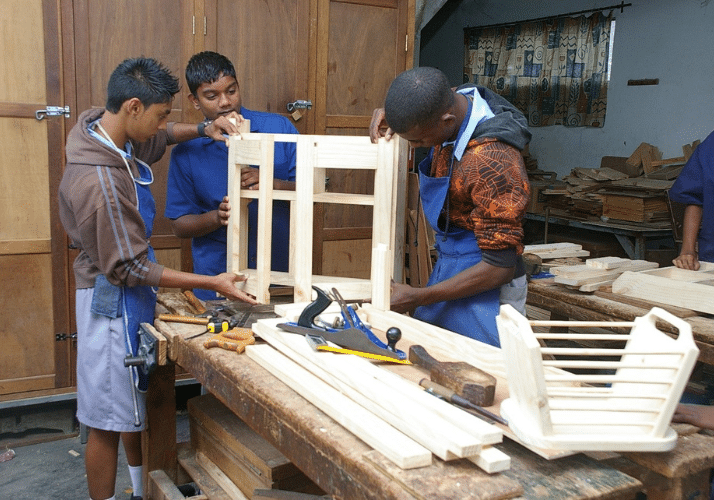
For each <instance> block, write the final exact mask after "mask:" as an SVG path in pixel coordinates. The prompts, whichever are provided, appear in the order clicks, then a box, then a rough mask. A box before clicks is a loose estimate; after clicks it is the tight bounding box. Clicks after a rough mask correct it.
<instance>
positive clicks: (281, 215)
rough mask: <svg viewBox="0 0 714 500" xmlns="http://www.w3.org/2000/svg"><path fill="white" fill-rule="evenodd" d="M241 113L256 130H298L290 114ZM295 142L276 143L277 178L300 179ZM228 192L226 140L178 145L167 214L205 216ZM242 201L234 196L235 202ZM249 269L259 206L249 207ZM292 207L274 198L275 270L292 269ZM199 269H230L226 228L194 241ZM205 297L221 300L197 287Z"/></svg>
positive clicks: (207, 272) (252, 265)
mask: <svg viewBox="0 0 714 500" xmlns="http://www.w3.org/2000/svg"><path fill="white" fill-rule="evenodd" d="M240 114H241V115H242V116H243V117H244V118H246V119H248V120H250V131H251V132H258V133H271V134H297V133H298V131H297V129H296V128H295V127H294V126H293V125H292V123H290V120H288V119H287V118H285V117H283V116H280V115H277V114H273V113H264V112H260V111H251V110H249V109H246V108H241V111H240ZM295 158H296V153H295V143H292V142H290V143H286V142H280V143H276V144H275V172H274V177H275V178H276V179H281V180H286V181H295ZM227 193H228V148H227V147H226V145H225V144H224V143H222V142H216V141H214V140H212V139H210V138H207V137H200V138H198V139H193V140H191V141H186V142H183V143H181V144H178V145H176V146H175V147H174V148H173V151H172V152H171V163H170V165H169V176H168V182H167V192H166V210H165V212H164V215H166V217H168V218H169V219H177V218H179V217H181V216H183V215H187V214H202V213H205V212H210V211H211V210H216V209H217V208H218V205H220V203H221V201H222V200H223V197H224V196H225V195H226V194H227ZM235 203H237V200H231V204H235ZM248 213H249V220H248V233H249V234H248V267H250V268H255V266H256V262H257V248H256V239H257V231H256V225H257V214H258V204H257V201H256V200H253V201H251V202H250V204H249V205H248ZM289 234H290V206H289V204H288V202H285V201H275V202H273V243H272V255H271V268H272V269H273V270H274V271H287V270H288V263H289V262H288V251H289V248H290V241H289ZM191 251H192V254H193V271H194V272H195V273H197V274H205V275H209V276H213V275H216V274H220V273H223V272H226V227H225V226H224V227H221V228H220V229H217V230H216V231H213V232H212V233H209V234H206V235H204V236H200V237H196V238H193V239H192V242H191ZM194 293H195V294H196V296H197V297H198V298H200V299H202V300H212V299H215V298H216V294H215V292H213V291H208V290H194Z"/></svg>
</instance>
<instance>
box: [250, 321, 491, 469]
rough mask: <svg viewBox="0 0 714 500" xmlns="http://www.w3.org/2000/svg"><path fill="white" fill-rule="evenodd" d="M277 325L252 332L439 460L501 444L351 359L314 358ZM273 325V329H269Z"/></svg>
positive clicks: (473, 422) (459, 414)
mask: <svg viewBox="0 0 714 500" xmlns="http://www.w3.org/2000/svg"><path fill="white" fill-rule="evenodd" d="M279 322H280V320H261V321H259V322H258V323H257V324H256V325H254V328H257V329H256V331H257V332H258V333H259V335H261V337H262V338H263V339H265V340H268V342H270V343H271V345H273V346H274V347H276V348H277V349H279V350H280V351H281V352H283V353H284V354H286V355H287V356H289V357H293V356H294V357H295V358H294V359H296V360H297V362H299V363H300V364H301V365H303V366H304V367H305V368H307V369H309V370H310V371H311V372H313V373H314V374H315V375H317V376H319V377H320V378H322V379H323V380H325V381H326V382H328V383H330V385H333V387H335V388H337V389H339V390H341V391H342V392H344V393H349V396H350V399H352V400H354V401H356V402H358V403H359V404H361V405H362V406H364V407H366V408H368V409H370V411H372V412H373V413H375V414H376V415H378V416H379V417H380V418H382V419H383V420H386V421H388V422H390V423H391V424H392V425H394V426H395V427H397V428H399V429H400V430H401V431H402V432H404V433H405V434H406V435H407V436H409V437H411V438H412V439H414V440H415V441H417V442H419V443H420V444H422V445H423V446H425V447H426V448H428V449H430V450H431V451H432V453H434V454H435V455H437V456H438V457H440V458H442V459H443V460H451V459H455V458H457V457H470V456H472V455H476V454H477V453H478V452H479V451H480V449H481V447H482V445H485V444H493V443H496V442H499V441H500V440H501V439H502V433H501V431H500V429H498V428H496V427H495V426H492V425H490V424H487V423H486V422H484V421H482V420H480V419H478V418H476V417H473V416H472V415H470V414H468V413H465V412H463V411H461V410H459V409H457V408H454V407H453V406H451V405H449V404H448V403H446V402H444V401H441V400H439V399H437V398H434V397H433V396H431V395H429V394H427V393H425V392H424V391H423V390H422V389H421V388H420V387H419V386H418V385H416V384H413V383H411V382H409V381H407V380H405V379H403V378H402V377H400V376H398V375H396V374H393V373H391V372H388V371H386V370H383V369H381V368H379V367H378V366H375V365H372V364H371V363H370V362H369V361H367V360H365V359H363V358H358V357H356V356H336V355H333V354H331V353H317V352H315V351H312V350H311V349H310V348H309V346H307V344H306V343H305V342H304V341H303V340H302V339H300V338H299V337H296V336H294V335H291V334H289V333H285V332H282V331H280V330H278V329H277V328H276V327H275V326H274V325H275V324H277V323H279ZM271 325H272V326H271Z"/></svg>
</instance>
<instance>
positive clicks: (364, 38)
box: [313, 0, 414, 280]
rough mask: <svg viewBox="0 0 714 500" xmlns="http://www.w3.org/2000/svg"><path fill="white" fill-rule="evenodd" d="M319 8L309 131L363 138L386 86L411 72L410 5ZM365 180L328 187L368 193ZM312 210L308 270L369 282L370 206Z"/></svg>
mask: <svg viewBox="0 0 714 500" xmlns="http://www.w3.org/2000/svg"><path fill="white" fill-rule="evenodd" d="M318 5H319V7H318V12H319V17H318V30H317V51H316V56H317V62H316V67H315V70H316V80H315V81H316V92H315V114H316V117H315V121H316V123H315V133H316V134H341V135H366V134H367V133H368V127H369V122H370V119H371V116H372V111H373V110H374V108H378V107H382V106H383V104H384V97H385V95H386V93H387V89H388V88H389V84H390V83H391V82H392V80H393V79H394V77H395V76H396V75H398V74H399V73H401V72H402V71H404V70H405V69H407V68H408V67H411V61H412V59H413V47H412V40H413V39H414V37H413V23H411V22H409V20H410V19H413V18H414V15H413V10H412V9H413V2H409V1H407V0H319V1H318ZM369 175H370V174H368V173H366V172H357V173H355V172H349V171H345V170H332V171H328V174H327V176H328V179H329V182H328V184H327V190H328V191H336V192H340V191H346V192H352V193H366V194H371V193H370V192H368V191H367V186H371V185H372V184H373V182H372V179H370V178H368V177H367V176H369ZM405 189H406V187H405ZM405 192H406V191H405ZM316 211H317V213H316V214H315V226H314V235H315V243H314V246H313V248H314V249H315V255H314V256H313V273H315V274H324V275H333V276H334V275H336V276H351V277H355V278H369V275H370V274H369V273H370V261H371V248H372V245H371V236H372V209H371V208H370V207H358V209H356V208H355V207H350V206H344V205H343V206H340V205H322V206H320V205H318V206H317V207H316ZM396 279H397V280H399V279H400V277H396Z"/></svg>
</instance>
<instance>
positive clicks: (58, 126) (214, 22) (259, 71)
mask: <svg viewBox="0 0 714 500" xmlns="http://www.w3.org/2000/svg"><path fill="white" fill-rule="evenodd" d="M0 5H1V6H2V10H3V12H5V13H8V12H10V13H12V15H11V16H10V17H9V18H11V19H13V22H12V23H10V24H8V26H9V29H8V30H5V31H3V33H2V35H0V36H2V37H3V39H2V43H3V47H5V48H6V50H5V51H4V52H3V55H2V56H0V73H1V74H2V75H3V76H2V78H3V85H0V131H1V132H2V133H0V141H2V148H3V151H4V154H3V156H2V158H0V173H1V175H2V179H3V181H4V182H3V185H4V186H6V188H5V192H4V194H3V196H0V205H1V206H2V209H1V210H0V279H2V283H3V285H4V286H3V290H2V292H0V304H1V305H2V307H3V310H4V311H5V314H4V315H3V317H4V318H6V319H5V321H3V322H2V324H1V325H0V342H2V344H3V346H4V347H5V348H4V349H3V354H0V360H1V362H0V400H2V399H12V398H18V397H26V396H35V395H40V394H43V395H44V394H51V393H53V392H62V391H65V392H66V391H68V390H72V389H71V388H72V387H73V386H74V383H75V382H74V360H75V350H76V346H75V342H74V341H73V339H72V337H71V335H72V333H73V332H74V331H76V330H75V328H74V308H73V303H74V283H73V277H72V261H73V259H74V257H75V256H76V251H72V250H70V249H69V248H68V241H67V237H66V235H65V233H64V231H63V230H62V226H61V224H60V221H59V218H58V215H57V210H56V206H57V196H56V193H57V187H58V185H59V181H60V179H61V177H62V168H63V165H64V141H65V138H66V134H67V132H68V131H69V130H70V128H71V127H72V125H73V124H74V123H75V122H76V120H77V117H78V116H79V114H80V113H81V112H82V111H84V110H85V109H88V108H90V107H103V106H104V104H105V103H104V100H105V97H106V90H105V88H106V84H107V81H108V78H109V75H110V73H111V71H112V70H113V69H114V68H115V67H116V65H117V64H118V63H119V62H121V61H122V60H123V59H125V58H127V57H136V56H140V55H143V56H147V57H154V58H156V59H158V60H160V61H161V62H163V63H164V64H165V65H166V66H168V67H169V68H170V69H171V70H172V71H173V72H174V73H175V74H176V75H179V76H180V77H181V82H182V89H181V91H180V93H179V95H177V97H176V99H175V100H174V108H173V111H172V114H171V117H170V119H172V120H176V121H193V122H198V121H199V120H200V119H201V118H202V117H201V116H200V114H199V113H198V112H197V111H196V110H194V109H193V106H190V105H189V102H188V99H187V94H188V87H187V85H186V83H185V80H184V76H183V74H184V68H185V65H186V62H187V61H188V59H189V57H190V56H191V55H192V54H194V53H196V52H199V51H201V50H216V51H218V52H221V53H223V54H225V55H226V56H227V57H229V58H230V59H231V60H232V61H233V63H234V65H235V67H236V72H237V76H238V81H239V82H240V85H241V93H242V97H243V102H244V105H245V106H246V107H247V108H250V109H255V110H262V111H270V112H274V113H281V114H284V115H285V116H291V115H290V114H288V113H287V109H286V105H287V103H288V102H292V101H295V100H298V99H304V100H310V101H312V108H311V109H309V110H301V112H302V117H301V118H300V119H299V120H297V121H294V124H295V126H296V127H297V128H298V130H299V131H300V132H301V133H305V134H345V135H352V134H366V133H367V128H368V126H369V119H370V116H371V112H372V109H373V108H375V107H378V106H381V104H382V101H383V99H384V95H385V93H386V90H387V87H388V85H389V83H390V82H391V80H392V79H393V78H394V76H396V74H398V73H399V72H401V71H403V70H404V69H406V68H407V67H408V66H409V65H410V64H411V61H412V59H413V47H412V43H411V41H412V40H413V39H414V36H413V29H414V28H413V17H414V14H413V12H414V0H296V1H294V2H284V1H282V0H242V1H240V2H236V1H235V0H146V1H144V2H136V1H134V0H96V1H90V0H74V1H70V0H0ZM47 105H52V106H60V105H61V106H65V105H67V106H69V107H70V109H71V116H70V117H69V118H62V117H59V118H57V117H54V118H48V119H44V120H41V121H39V120H37V119H36V118H35V110H36V109H41V108H44V107H45V106H47ZM168 162H169V154H166V155H165V156H164V158H163V159H162V160H161V162H159V163H158V164H157V165H156V167H155V168H154V172H155V178H156V180H155V183H154V185H153V189H152V191H153V194H154V197H155V198H156V205H157V209H158V214H157V215H158V216H157V219H156V222H155V226H154V237H153V238H152V244H153V245H154V248H155V249H156V250H157V258H158V260H159V262H161V263H162V264H165V265H167V266H169V267H173V268H182V269H185V270H188V269H190V262H191V261H190V253H189V252H190V250H189V249H190V245H189V244H188V242H187V241H181V240H179V239H178V238H176V237H174V236H173V235H172V233H171V230H170V227H169V224H168V221H167V220H166V219H165V218H163V208H164V205H165V194H166V193H165V185H166V177H167V171H168ZM366 184H367V182H365V179H359V178H350V177H342V176H340V174H339V172H337V173H336V175H331V176H330V189H334V190H336V191H339V190H341V189H343V186H348V187H349V188H350V189H351V190H352V189H353V187H354V186H362V185H366ZM370 221H371V213H369V214H367V213H364V214H362V213H349V212H334V213H333V212H323V217H322V219H320V221H319V222H317V223H316V224H315V225H316V227H318V226H319V227H318V230H319V231H318V233H317V234H316V240H318V241H320V242H323V240H324V243H320V244H319V245H317V246H316V256H317V259H316V260H317V261H318V263H319V266H320V267H322V266H323V264H325V263H327V264H326V265H327V266H333V267H334V266H336V265H337V266H339V265H340V264H339V260H338V261H333V259H332V258H331V257H332V256H334V255H340V252H343V253H344V252H345V250H344V249H345V248H348V247H353V248H359V247H360V245H359V244H356V243H355V238H369V237H370V236H369V235H370V234H371V230H369V227H370ZM355 228H357V230H355ZM366 241H368V240H366ZM323 245H324V248H329V251H327V252H323ZM335 245H336V246H335ZM362 247H364V248H365V249H366V250H368V248H369V246H368V245H362ZM349 251H350V252H352V251H353V250H352V249H350V250H349ZM324 255H328V256H329V257H330V258H329V259H326V258H325V257H324ZM343 257H344V255H343ZM348 257H349V258H347V259H346V262H348V261H349V259H350V258H351V259H353V261H357V262H359V261H361V259H362V258H365V259H366V260H367V261H369V259H370V255H369V254H368V253H367V254H365V255H364V256H362V255H350V256H348ZM343 275H344V274H343Z"/></svg>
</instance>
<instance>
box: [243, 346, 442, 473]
mask: <svg viewBox="0 0 714 500" xmlns="http://www.w3.org/2000/svg"><path fill="white" fill-rule="evenodd" d="M246 352H247V354H248V357H250V358H251V359H253V360H254V361H256V362H257V363H258V364H259V365H261V366H262V367H263V368H265V369H266V370H268V371H270V372H271V373H272V374H273V375H275V376H276V377H278V378H280V379H281V380H289V381H290V383H289V385H290V386H291V387H292V388H293V389H294V390H295V391H296V392H298V393H299V394H300V395H301V396H303V397H304V398H306V399H307V400H309V401H310V402H311V403H312V404H314V405H315V406H317V407H318V408H320V409H321V410H322V411H324V412H325V413H326V414H327V415H329V416H330V417H332V418H333V419H335V420H336V421H337V422H339V423H340V424H341V425H342V426H343V427H344V428H345V429H347V430H348V431H350V432H352V433H353V434H355V435H356V436H358V437H359V438H360V439H362V440H363V441H364V442H365V443H367V444H368V445H370V446H371V447H372V448H374V449H375V450H378V451H379V452H380V453H382V454H383V455H384V456H386V457H387V458H389V459H390V460H391V461H393V462H394V463H395V464H397V465H398V466H399V467H401V468H402V469H412V468H417V467H425V466H427V465H430V464H431V452H430V451H429V450H427V449H426V448H424V447H423V446H421V445H419V444H417V443H416V442H414V441H413V440H411V439H409V438H407V437H406V436H405V435H404V434H402V433H401V432H399V431H398V430H397V429H395V428H394V427H392V426H390V425H388V424H387V423H386V422H384V421H383V420H381V419H380V418H378V417H376V416H375V415H374V414H373V413H371V412H369V411H368V410H366V409H365V408H363V407H362V406H360V405H359V404H357V403H355V402H354V401H352V400H351V399H349V398H348V397H346V396H344V395H342V394H341V393H340V392H339V391H337V390H336V389H334V388H332V387H331V386H329V385H328V384H326V383H325V382H323V381H322V380H320V379H319V378H317V377H316V376H315V375H312V374H311V373H310V372H308V371H307V370H305V369H304V368H302V367H301V366H300V365H298V364H297V363H295V362H294V361H292V360H290V359H289V358H287V357H286V356H284V355H282V354H280V353H279V352H278V351H277V350H275V349H274V348H273V347H270V346H267V345H257V346H250V349H246Z"/></svg>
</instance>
